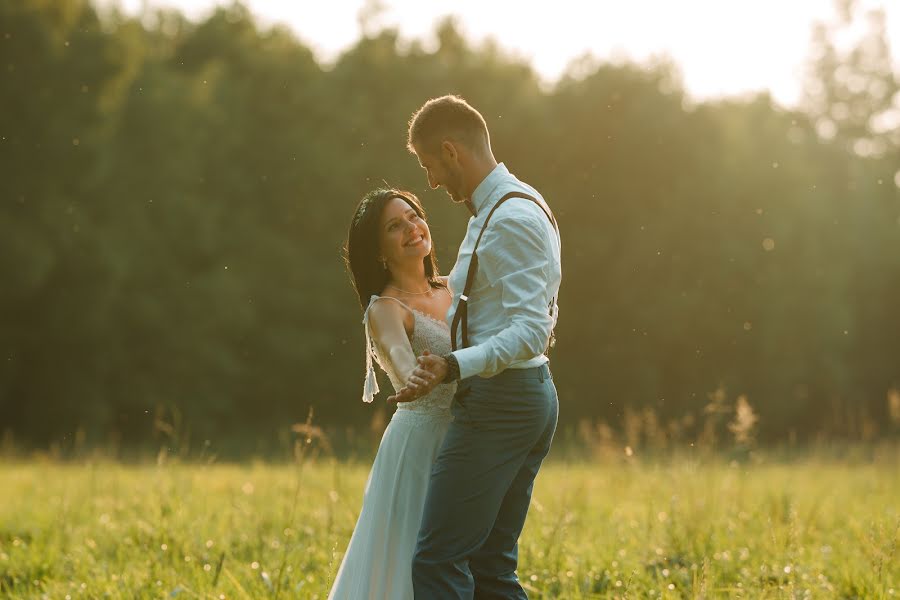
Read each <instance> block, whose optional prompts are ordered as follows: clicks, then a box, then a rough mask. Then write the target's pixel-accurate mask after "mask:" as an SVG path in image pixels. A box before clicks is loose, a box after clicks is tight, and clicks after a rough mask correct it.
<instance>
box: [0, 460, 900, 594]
mask: <svg viewBox="0 0 900 600" xmlns="http://www.w3.org/2000/svg"><path fill="white" fill-rule="evenodd" d="M629 454H630V456H629ZM898 465H900V451H898V448H897V447H895V446H890V445H887V446H882V447H880V448H868V449H864V450H860V451H859V452H856V453H853V452H849V453H848V452H843V453H841V454H840V455H835V454H834V453H827V452H819V453H811V454H807V455H805V456H803V457H792V458H785V457H779V458H776V457H775V456H774V455H771V456H767V455H765V454H751V455H749V456H747V457H744V458H743V459H742V460H740V461H736V460H732V461H728V460H723V459H721V458H712V457H710V456H700V455H698V456H691V455H690V454H682V455H680V456H677V457H676V456H670V457H667V458H659V457H657V458H655V459H654V458H645V457H642V456H639V455H638V454H635V453H632V452H630V451H629V452H627V453H623V454H622V456H620V457H606V458H604V459H602V460H601V459H596V458H595V459H571V460H568V459H562V458H558V459H551V460H548V462H547V463H546V464H545V466H544V468H543V470H542V472H541V474H540V476H539V478H538V482H537V485H536V488H535V491H534V497H533V502H532V507H531V511H530V513H529V518H528V522H527V525H526V528H525V531H524V533H523V536H522V540H521V544H520V559H519V566H520V568H519V575H520V578H521V580H522V581H523V583H524V584H525V586H526V588H527V590H528V591H529V595H530V596H531V597H532V598H866V599H868V598H894V597H898V596H900V555H898V542H900V468H898ZM367 473H368V463H367V462H365V461H361V460H359V461H339V460H336V459H333V458H327V457H326V458H322V457H316V456H314V454H313V453H307V454H305V455H304V453H303V452H300V453H298V455H297V459H296V460H295V461H294V462H293V463H282V464H272V463H264V462H256V463H246V464H216V463H214V462H211V463H207V464H203V463H197V462H194V463H188V462H185V461H179V460H174V459H168V458H166V457H165V456H164V455H161V456H160V458H159V459H158V460H157V461H156V462H155V463H154V462H152V461H150V462H148V463H144V464H132V465H126V464H122V463H120V462H115V461H110V460H105V459H96V460H91V459H83V460H81V461H77V462H62V461H59V460H49V459H15V458H10V459H7V460H5V462H3V463H0V489H2V491H3V492H2V494H3V501H2V503H0V592H2V594H0V595H2V597H4V598H6V597H9V598H53V599H56V598H60V599H63V598H171V597H177V598H326V597H327V595H328V590H329V588H330V584H331V581H332V580H333V578H334V575H335V573H336V571H337V568H338V566H339V564H340V560H341V556H342V552H343V550H344V548H345V547H346V544H347V541H348V540H349V537H350V534H351V532H352V529H353V526H354V523H355V520H356V517H357V514H358V511H359V508H360V503H361V501H362V495H363V491H364V487H365V482H366V477H367Z"/></svg>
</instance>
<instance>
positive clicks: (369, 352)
mask: <svg viewBox="0 0 900 600" xmlns="http://www.w3.org/2000/svg"><path fill="white" fill-rule="evenodd" d="M382 299H387V300H393V301H394V302H397V303H398V304H400V305H401V306H403V307H404V308H406V309H407V310H409V311H410V312H412V309H411V308H410V307H408V306H406V304H404V303H403V302H402V301H400V300H398V299H397V298H392V297H391V296H374V295H373V296H372V298H371V299H369V305H368V306H367V307H366V310H365V312H364V313H363V320H362V322H363V327H365V330H366V379H365V382H364V383H363V395H362V400H363V402H372V401H373V400H374V399H375V394H377V393H378V392H379V391H380V388H379V387H378V378H377V377H375V364H374V360H375V358H376V357H375V342H374V340H373V339H372V331H371V326H370V325H369V309H371V308H372V305H373V304H375V303H376V302H378V301H379V300H382Z"/></svg>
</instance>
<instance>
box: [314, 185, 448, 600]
mask: <svg viewBox="0 0 900 600" xmlns="http://www.w3.org/2000/svg"><path fill="white" fill-rule="evenodd" d="M347 263H348V266H349V268H350V272H351V276H352V279H353V285H354V288H355V289H356V293H357V294H358V295H359V302H360V305H361V306H362V307H363V308H364V309H365V311H364V314H363V323H364V325H365V329H366V379H365V384H364V388H363V401H365V402H371V401H372V399H373V398H374V396H375V394H377V393H378V383H377V381H376V379H375V369H374V367H373V363H372V358H373V357H374V358H375V359H376V360H377V362H378V364H379V365H380V366H381V367H382V369H383V370H384V371H385V372H386V373H387V375H388V377H389V379H390V380H391V383H392V385H393V387H394V389H395V390H399V389H401V388H403V386H404V385H405V384H406V381H407V379H408V378H409V377H410V375H411V374H412V372H413V370H415V368H416V357H417V356H420V355H422V354H424V353H425V352H431V353H433V354H444V353H446V352H449V351H450V332H449V328H448V327H447V324H446V323H445V321H444V315H445V314H446V313H447V310H448V309H449V307H450V302H451V295H450V292H449V290H448V289H447V283H446V279H445V278H442V277H440V276H439V275H438V268H437V260H436V259H435V254H434V248H433V245H432V243H431V232H430V231H429V229H428V224H427V223H426V221H425V211H424V210H423V209H422V205H421V204H420V203H419V200H418V199H417V198H416V197H415V196H414V195H413V194H411V193H409V192H404V191H401V190H394V189H379V190H375V191H373V192H370V193H369V194H367V195H366V196H365V198H363V199H362V201H361V202H360V203H359V206H358V207H357V209H356V213H355V214H354V216H353V221H352V222H351V225H350V232H349V235H348V240H347ZM455 391H456V384H455V383H454V384H448V385H438V386H437V387H436V388H434V390H433V391H432V392H431V393H430V394H427V395H425V396H423V397H421V398H418V399H416V400H414V401H412V402H406V403H403V404H400V405H399V406H398V408H397V410H396V411H395V412H394V415H393V417H392V418H391V421H390V423H389V424H388V426H387V429H386V430H385V432H384V436H383V437H382V439H381V444H380V446H379V447H378V453H377V455H376V456H375V462H374V464H373V465H372V471H371V472H370V473H369V479H368V482H367V483H366V490H365V495H364V497H363V506H362V511H361V512H360V515H359V520H358V521H357V523H356V528H355V529H354V530H353V536H352V537H351V538H350V545H349V546H348V548H347V552H346V553H345V554H344V559H343V561H342V562H341V566H340V569H339V570H338V573H337V576H336V578H335V582H334V586H333V587H332V589H331V593H330V594H329V596H328V597H329V598H330V599H334V600H344V599H346V600H361V599H370V600H388V599H390V600H395V599H400V600H403V599H407V598H408V599H409V600H412V598H413V589H412V571H411V568H412V566H411V565H412V556H413V551H414V550H415V547H416V538H417V535H418V532H419V523H420V521H421V519H422V509H423V507H424V504H425V494H426V492H427V490H428V480H429V478H430V475H431V465H432V463H433V462H434V459H435V457H436V456H437V453H438V450H440V447H441V442H442V440H443V438H444V434H445V433H446V431H447V427H448V425H449V424H450V421H451V417H450V403H451V402H452V400H453V394H454V392H455Z"/></svg>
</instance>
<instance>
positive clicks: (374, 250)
mask: <svg viewBox="0 0 900 600" xmlns="http://www.w3.org/2000/svg"><path fill="white" fill-rule="evenodd" d="M394 198H400V199H401V200H403V201H404V202H406V203H407V204H409V206H410V208H412V209H413V210H414V211H416V214H417V215H419V217H420V218H421V219H422V220H423V221H428V219H427V218H426V216H425V209H424V208H422V203H421V202H419V199H418V198H416V196H415V194H413V193H412V192H407V191H404V190H397V189H391V188H380V189H376V190H372V191H371V192H369V193H368V194H366V195H365V196H364V197H363V199H362V200H361V201H360V202H359V205H358V206H357V207H356V211H355V212H354V213H353V220H352V221H350V231H349V232H348V234H347V245H346V246H345V248H344V260H345V261H346V262H347V267H348V268H349V270H350V279H351V281H352V282H353V288H354V289H355V290H356V294H357V296H359V304H360V306H362V307H363V308H365V307H366V306H368V305H369V299H370V298H371V297H372V296H377V295H379V294H381V292H382V290H384V288H385V286H387V282H388V280H389V279H390V272H389V271H388V270H387V269H386V268H385V267H384V265H382V263H381V262H380V261H379V260H378V257H379V256H380V255H381V249H380V248H379V235H378V234H379V225H380V224H381V213H383V212H384V207H385V206H387V203H388V202H390V201H391V200H393V199H394ZM423 261H424V263H425V277H427V278H428V283H429V284H431V287H433V288H438V287H445V286H444V284H443V282H442V281H441V280H440V279H438V273H439V272H440V271H438V264H437V257H436V256H435V253H434V242H433V241H432V244H431V252H429V253H428V256H426V257H425V258H424V259H423Z"/></svg>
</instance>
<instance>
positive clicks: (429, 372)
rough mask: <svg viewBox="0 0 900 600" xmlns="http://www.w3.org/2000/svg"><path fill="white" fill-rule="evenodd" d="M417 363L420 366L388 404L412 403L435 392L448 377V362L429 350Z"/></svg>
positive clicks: (391, 397) (390, 398)
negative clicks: (432, 391)
mask: <svg viewBox="0 0 900 600" xmlns="http://www.w3.org/2000/svg"><path fill="white" fill-rule="evenodd" d="M416 362H418V363H419V366H418V367H416V369H415V370H414V371H413V372H412V375H410V376H409V380H408V381H407V382H406V386H404V387H403V388H402V389H401V390H399V391H398V392H397V393H396V394H394V395H393V396H390V397H389V398H388V399H387V401H388V402H411V401H412V400H416V399H418V398H421V397H422V396H424V395H426V394H428V393H429V392H430V391H431V390H433V389H434V388H435V387H436V386H437V385H438V384H439V383H440V382H441V381H443V380H444V377H446V376H447V361H446V360H444V359H443V358H441V357H440V356H435V355H434V354H431V353H430V352H428V351H427V350H426V351H425V353H424V354H423V355H422V356H420V357H419V358H418V359H417V360H416Z"/></svg>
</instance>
